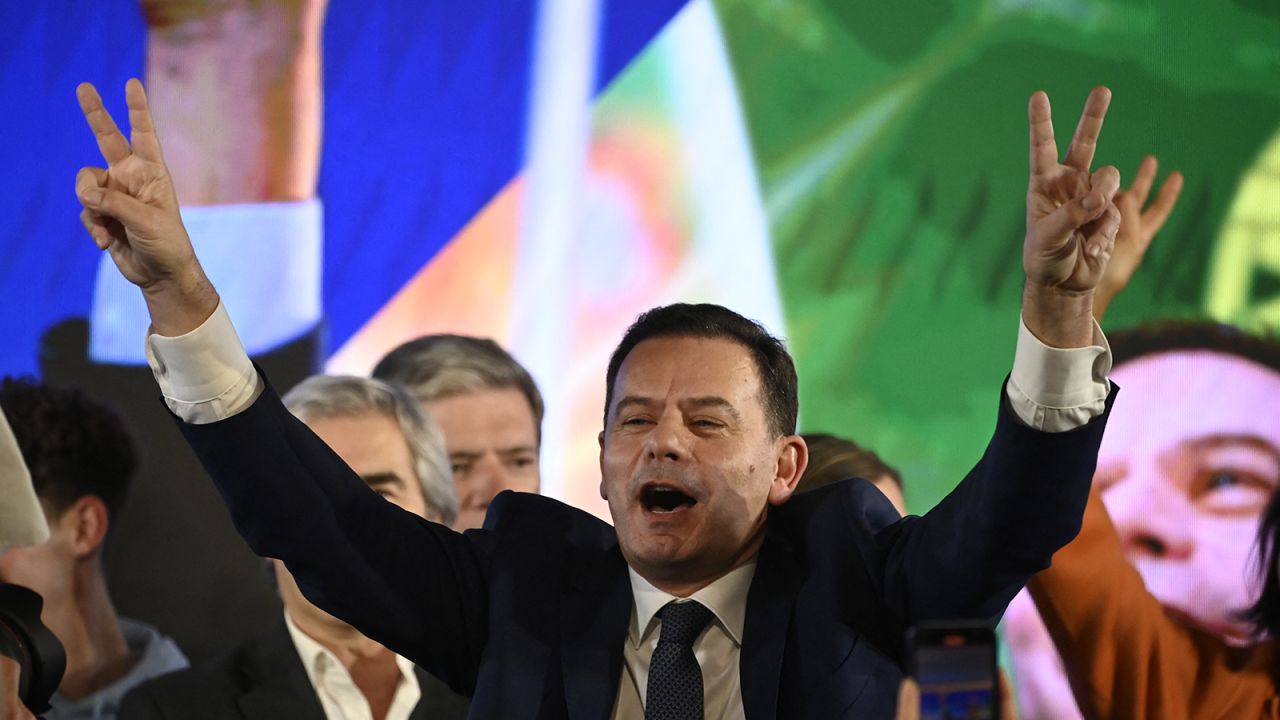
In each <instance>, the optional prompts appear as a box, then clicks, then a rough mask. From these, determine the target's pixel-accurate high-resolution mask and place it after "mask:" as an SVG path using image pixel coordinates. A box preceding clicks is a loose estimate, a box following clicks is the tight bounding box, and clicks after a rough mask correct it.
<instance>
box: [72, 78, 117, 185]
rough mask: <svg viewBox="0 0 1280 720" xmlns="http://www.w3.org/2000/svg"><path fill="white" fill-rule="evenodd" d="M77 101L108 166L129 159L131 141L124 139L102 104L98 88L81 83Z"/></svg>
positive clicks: (78, 87) (77, 92)
mask: <svg viewBox="0 0 1280 720" xmlns="http://www.w3.org/2000/svg"><path fill="white" fill-rule="evenodd" d="M76 99H77V100H79V101H80V110H81V111H83V112H84V119H85V121H86V122H88V123H89V129H91V130H93V136H94V137H95V138H96V139H97V141H98V151H99V152H101V153H102V159H103V160H106V161H107V164H108V165H114V164H116V163H118V162H122V161H124V160H125V159H127V158H128V157H129V154H130V150H129V141H127V140H125V139H124V135H123V134H121V132H120V128H118V127H116V121H115V120H112V119H111V113H108V112H107V108H106V106H104V105H103V104H102V97H101V96H99V95H98V90H97V88H95V87H94V86H92V85H90V84H89V83H80V85H79V86H77V87H76Z"/></svg>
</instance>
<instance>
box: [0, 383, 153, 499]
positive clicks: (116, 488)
mask: <svg viewBox="0 0 1280 720" xmlns="http://www.w3.org/2000/svg"><path fill="white" fill-rule="evenodd" d="M0 407H3V408H4V413H5V416H7V417H8V419H9V425H10V426H11V427H12V428H13V435H14V438H15V439H17V441H18V449H19V450H20V451H21V452H22V459H23V460H24V461H25V462H26V464H27V468H28V469H29V470H30V471H31V484H32V485H33V486H34V487H35V491H36V496H37V497H39V498H40V499H41V500H42V501H43V502H44V504H45V505H46V506H47V508H48V511H50V512H52V513H54V514H55V516H56V515H61V514H62V513H63V512H65V511H66V510H67V508H69V507H71V505H72V504H73V503H75V501H77V500H79V499H80V498H82V497H84V496H85V495H93V496H95V497H98V498H101V499H102V502H103V503H104V504H105V505H106V506H107V513H108V517H109V519H110V520H112V521H114V520H115V518H116V516H117V514H118V513H119V512H120V506H121V505H122V504H123V503H124V497H125V494H126V493H127V492H128V490H129V482H130V480H132V479H133V474H134V472H135V471H136V470H137V467H138V451H137V446H136V445H135V444H134V441H133V437H132V436H131V435H130V434H129V430H128V428H126V426H125V424H124V421H123V420H121V419H120V416H119V415H116V414H115V413H114V412H112V411H111V410H109V409H108V408H106V407H105V406H103V405H101V404H99V403H97V402H94V401H93V400H90V399H89V398H88V397H87V396H86V395H85V394H84V393H82V392H81V391H80V390H77V389H75V388H63V387H56V386H53V385H45V384H42V383H39V382H37V381H35V380H34V379H32V378H16V379H15V378H11V377H7V376H6V377H5V378H4V379H3V381H0Z"/></svg>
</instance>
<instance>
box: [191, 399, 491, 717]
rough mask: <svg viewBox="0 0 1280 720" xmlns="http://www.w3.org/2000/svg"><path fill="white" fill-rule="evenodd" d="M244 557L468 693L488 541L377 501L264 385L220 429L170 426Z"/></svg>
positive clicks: (481, 630)
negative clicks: (218, 497)
mask: <svg viewBox="0 0 1280 720" xmlns="http://www.w3.org/2000/svg"><path fill="white" fill-rule="evenodd" d="M179 425H180V428H181V431H182V433H183V435H184V436H185V437H186V439H187V442H189V443H190V444H191V447H192V448H193V449H194V450H195V452H196V455H197V456H198V457H199V458H200V462H201V464H203V465H204V467H205V469H206V470H207V471H208V473H209V475H210V477H212V478H213V481H214V484H215V485H216V486H217V488H218V491H219V492H220V493H221V494H222V498H223V500H224V502H225V503H226V505H227V507H228V508H229V510H230V511H231V518H232V521H233V522H234V523H235V526H236V529H237V530H238V531H239V532H240V534H241V536H243V537H244V539H245V540H246V541H247V542H248V543H249V546H250V547H251V548H252V549H253V551H254V552H256V553H257V554H259V555H261V556H263V557H272V558H278V559H280V560H282V561H284V563H285V565H286V566H287V567H288V568H289V571H290V572H291V573H293V576H294V578H295V579H296V580H297V581H298V586H299V587H300V588H301V590H302V592H303V594H304V595H305V596H306V597H307V599H308V600H310V601H311V602H313V603H315V604H316V605H317V606H319V607H320V608H322V609H324V610H325V611H327V612H329V613H331V614H332V615H334V616H336V617H338V618H340V619H342V620H344V621H346V622H347V623H349V624H351V625H352V626H354V627H356V628H357V629H359V630H360V631H361V632H362V633H364V634H365V635H367V636H368V637H370V638H372V639H374V640H376V641H378V642H379V643H382V644H383V645H385V646H387V647H389V648H391V649H392V650H394V651H396V652H397V653H399V654H401V655H404V656H405V657H407V658H409V659H410V660H413V661H414V662H415V663H417V664H418V665H420V666H421V667H423V668H424V669H426V670H427V671H428V672H431V673H432V674H434V675H436V676H437V677H439V678H441V679H442V680H444V681H445V682H446V683H447V684H448V685H449V686H450V687H452V688H453V689H454V690H455V691H457V692H460V693H463V694H467V695H469V694H471V692H472V691H473V690H474V683H475V677H476V673H477V668H478V667H479V658H480V654H481V651H482V650H483V648H484V645H485V640H486V637H487V632H488V628H487V608H488V590H487V580H488V572H489V558H490V555H491V545H492V535H491V533H489V532H487V531H468V532H467V533H465V534H461V533H457V532H454V531H453V530H451V529H449V528H447V527H445V526H443V525H439V524H436V523H432V522H429V521H427V520H424V519H422V518H420V517H418V516H416V515H414V514H412V513H410V512H407V511H405V510H402V509H401V508H399V507H397V506H396V505H394V504H392V503H389V502H387V501H386V500H384V499H383V498H382V497H380V496H379V495H378V494H377V493H375V492H374V491H373V490H371V489H370V488H369V487H368V486H367V485H366V484H365V483H364V481H363V480H361V479H360V477H359V476H357V475H356V474H355V473H354V472H352V470H351V469H350V468H349V467H347V465H346V464H345V463H344V462H343V461H342V460H341V459H340V458H339V457H338V456H337V455H336V454H335V453H334V452H333V451H332V450H330V449H329V447H328V446H327V445H325V444H324V443H323V442H322V441H321V440H320V439H319V438H317V437H316V436H315V434H313V433H312V432H311V430H310V429H309V428H307V426H306V425H304V424H303V423H302V422H301V421H299V420H298V419H297V418H295V417H294V416H293V415H292V414H290V413H289V412H288V410H286V409H285V407H284V406H283V405H282V404H281V402H280V399H279V397H278V396H277V395H276V393H275V391H274V390H273V389H272V388H271V387H270V386H269V385H268V386H267V387H266V388H264V391H263V393H262V395H261V397H259V398H258V399H257V401H255V402H254V404H253V405H252V406H251V407H249V408H248V409H247V410H245V411H243V412H241V413H239V414H237V415H235V416H233V417H231V418H228V419H226V420H222V421H220V422H216V423H211V424H207V425H193V424H187V423H182V422H179Z"/></svg>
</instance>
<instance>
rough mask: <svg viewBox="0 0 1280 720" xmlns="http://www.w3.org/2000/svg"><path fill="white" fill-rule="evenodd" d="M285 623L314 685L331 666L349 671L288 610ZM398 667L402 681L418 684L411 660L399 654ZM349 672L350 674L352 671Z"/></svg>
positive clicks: (316, 685)
mask: <svg viewBox="0 0 1280 720" xmlns="http://www.w3.org/2000/svg"><path fill="white" fill-rule="evenodd" d="M284 624H285V627H287V628H289V637H291V638H293V646H294V648H296V649H297V650H298V657H300V658H302V667H303V668H305V669H306V671H307V679H309V680H310V681H311V686H312V687H314V688H318V687H320V676H321V675H323V674H324V673H325V672H326V671H328V669H329V668H335V669H336V668H342V672H344V673H347V669H346V667H344V666H343V665H342V662H341V661H340V660H338V656H337V655H335V654H334V653H333V651H332V650H330V649H329V648H327V647H325V646H323V645H321V644H320V643H318V642H316V640H315V639H314V638H312V637H311V636H310V635H308V634H306V633H304V632H302V629H301V628H299V627H298V625H297V624H296V623H294V622H293V618H292V617H290V616H289V613H288V611H285V614H284ZM396 667H398V668H400V682H402V683H408V684H410V685H414V686H416V685H417V684H418V676H417V675H416V674H415V673H414V671H413V662H412V661H411V660H409V659H408V658H406V657H403V656H401V655H399V654H397V655H396ZM347 674H348V675H350V673H347Z"/></svg>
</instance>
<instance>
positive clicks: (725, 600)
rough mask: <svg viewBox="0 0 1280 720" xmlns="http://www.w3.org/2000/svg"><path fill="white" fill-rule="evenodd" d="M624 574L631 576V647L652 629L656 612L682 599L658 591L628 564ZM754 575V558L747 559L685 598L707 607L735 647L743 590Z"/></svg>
mask: <svg viewBox="0 0 1280 720" xmlns="http://www.w3.org/2000/svg"><path fill="white" fill-rule="evenodd" d="M627 574H628V575H629V576H630V578H631V597H632V598H633V599H634V601H635V612H634V613H633V614H632V616H631V629H630V632H629V633H628V636H627V637H628V639H629V640H630V641H631V646H632V647H639V645H640V643H641V642H643V641H644V639H645V637H646V636H647V635H648V634H649V633H650V632H652V631H653V625H654V622H653V619H654V616H655V615H657V614H658V611H659V610H661V609H662V608H663V606H665V605H666V604H667V603H669V602H671V601H673V600H675V601H682V600H685V599H684V598H678V597H676V596H675V595H670V594H668V593H665V592H663V591H661V590H659V589H658V588H656V587H654V586H653V584H651V583H650V582H649V581H648V580H645V579H644V578H642V577H640V574H639V573H637V572H636V571H635V570H633V569H631V568H630V567H628V568H627ZM755 574H756V559H755V558H751V560H749V561H747V562H746V563H744V564H742V565H741V566H739V567H736V568H734V569H733V570H731V571H729V572H728V573H725V574H724V575H723V576H722V577H720V578H719V579H717V580H716V581H715V582H713V583H711V584H710V585H708V586H706V587H704V588H702V589H701V590H699V591H697V592H695V593H694V594H693V595H690V596H689V597H688V598H687V599H688V600H697V601H698V602H699V603H702V605H703V606H704V607H706V608H707V609H708V610H710V611H711V612H712V613H713V614H714V615H715V616H716V620H717V622H719V623H720V626H721V627H723V628H724V630H725V632H726V633H728V635H729V637H730V638H732V639H733V642H734V644H735V645H737V646H739V647H741V646H742V627H743V625H745V624H746V619H747V591H748V590H750V589H751V580H752V579H753V578H754V577H755Z"/></svg>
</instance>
